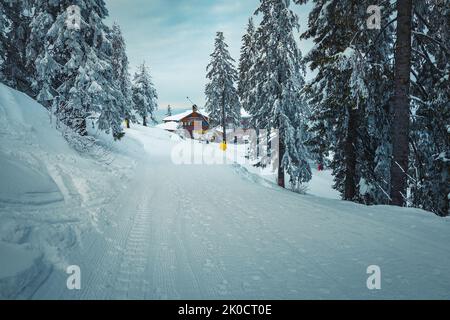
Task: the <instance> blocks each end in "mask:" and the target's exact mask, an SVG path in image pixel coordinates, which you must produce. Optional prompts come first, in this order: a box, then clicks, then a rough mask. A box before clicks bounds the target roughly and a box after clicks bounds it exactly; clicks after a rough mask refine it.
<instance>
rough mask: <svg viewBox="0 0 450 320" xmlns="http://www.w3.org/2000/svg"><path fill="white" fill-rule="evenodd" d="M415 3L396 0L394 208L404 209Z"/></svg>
mask: <svg viewBox="0 0 450 320" xmlns="http://www.w3.org/2000/svg"><path fill="white" fill-rule="evenodd" d="M411 16H412V0H397V42H396V46H395V78H394V97H393V104H392V108H393V110H392V112H393V121H392V127H391V138H392V153H393V154H392V156H393V158H392V163H391V204H393V205H397V206H404V205H405V198H406V189H407V172H408V156H409V108H410V98H409V87H410V72H411V28H412V27H411V25H412V17H411Z"/></svg>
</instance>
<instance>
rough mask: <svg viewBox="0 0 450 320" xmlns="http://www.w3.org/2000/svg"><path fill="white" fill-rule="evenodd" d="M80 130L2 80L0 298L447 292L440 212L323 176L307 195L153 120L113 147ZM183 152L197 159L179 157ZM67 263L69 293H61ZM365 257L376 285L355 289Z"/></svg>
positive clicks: (449, 277)
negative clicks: (82, 137) (74, 278)
mask: <svg viewBox="0 0 450 320" xmlns="http://www.w3.org/2000/svg"><path fill="white" fill-rule="evenodd" d="M91 131H93V130H91ZM91 133H92V135H93V136H94V137H95V139H96V140H95V142H93V143H92V145H88V146H87V151H86V152H83V153H79V152H77V151H75V150H76V149H74V148H73V147H71V146H69V144H68V143H67V142H66V140H65V139H64V138H63V137H62V136H61V133H60V132H58V131H57V130H56V129H54V124H53V125H51V124H50V118H49V116H48V114H47V112H46V111H45V110H44V109H43V108H42V107H41V106H39V105H38V104H36V103H35V102H33V101H32V100H31V99H29V98H28V97H26V96H25V95H23V94H20V93H17V92H15V91H13V90H10V89H9V88H7V87H5V86H3V85H0V165H1V169H0V298H7V299H14V298H32V299H46V298H49V299H93V298H97V299H108V298H111V299H117V298H128V299H132V298H136V299H177V298H184V299H305V298H307V299H315V298H317V299H352V298H356V299H375V298H382V299H399V298H406V299H409V298H420V299H428V298H439V299H448V297H449V294H450V273H449V272H448V270H449V267H450V247H449V243H450V220H449V219H444V218H438V217H436V216H434V215H433V214H431V213H428V212H424V211H421V210H416V209H402V208H395V207H388V206H376V207H375V206H374V207H365V206H362V205H358V204H355V203H350V202H344V201H340V200H337V199H335V198H336V196H337V195H336V193H334V192H333V191H332V190H331V189H330V184H331V181H330V176H329V173H327V172H320V173H317V172H315V178H314V180H313V181H312V182H311V184H310V186H309V191H308V194H307V195H299V194H296V193H293V192H289V191H286V190H282V189H279V188H278V187H277V186H276V185H274V184H273V183H271V182H270V181H269V180H267V179H265V178H261V176H259V175H256V174H255V172H251V171H252V170H253V169H252V168H251V167H249V166H245V165H236V164H232V162H233V161H228V163H227V164H225V165H218V164H211V162H216V163H217V162H218V161H212V160H217V159H218V158H220V157H222V156H223V154H221V153H220V152H218V151H219V150H218V147H217V146H214V145H210V146H209V147H210V148H212V149H204V148H203V147H204V145H200V144H198V143H196V142H192V141H186V140H181V139H180V138H178V137H177V136H175V135H173V134H170V133H167V132H165V131H162V130H160V129H157V128H143V127H140V126H134V127H133V128H132V129H129V130H127V132H126V136H125V137H124V138H123V140H122V141H121V142H119V143H114V142H112V141H111V139H110V138H109V137H107V136H106V135H103V134H100V133H96V132H91ZM192 150H193V152H192V154H191V155H192V158H191V160H195V159H197V160H198V159H199V158H202V154H203V161H199V162H200V163H197V164H180V161H179V160H180V159H186V158H183V157H181V158H180V154H181V155H183V154H184V155H186V154H190V152H191V151H192ZM214 150H217V152H215V151H214ZM212 152H214V154H212ZM230 152H231V151H230V150H229V151H228V155H227V157H228V159H230V157H231V159H232V156H231V155H230ZM174 160H175V161H174ZM205 161H206V162H207V163H209V164H205V163H204V162H205ZM193 162H194V163H195V161H193ZM202 162H203V164H201V163H202ZM69 265H78V266H79V267H80V268H81V275H82V277H81V290H69V289H67V286H66V280H67V277H68V274H66V272H65V271H66V268H67V266H69ZM370 265H378V266H379V267H380V268H381V290H368V288H367V286H366V280H367V278H368V276H369V275H368V274H367V273H366V270H367V267H368V266H370Z"/></svg>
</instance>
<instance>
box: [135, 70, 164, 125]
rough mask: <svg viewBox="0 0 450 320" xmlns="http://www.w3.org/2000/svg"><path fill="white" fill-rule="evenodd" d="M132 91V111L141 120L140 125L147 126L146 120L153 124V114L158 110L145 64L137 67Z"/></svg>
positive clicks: (154, 92) (156, 97)
mask: <svg viewBox="0 0 450 320" xmlns="http://www.w3.org/2000/svg"><path fill="white" fill-rule="evenodd" d="M132 91H133V103H134V110H135V111H136V113H137V114H138V115H139V116H140V117H141V118H142V121H143V123H142V124H143V125H144V126H147V119H148V118H150V119H152V120H153V121H154V122H155V121H156V120H155V119H154V112H155V111H156V110H157V108H158V104H157V99H158V95H157V93H156V90H155V88H154V86H153V83H152V81H151V77H150V74H149V72H148V70H147V67H146V65H145V63H142V64H141V65H140V66H139V68H138V70H137V71H136V73H135V75H134V79H133V87H132Z"/></svg>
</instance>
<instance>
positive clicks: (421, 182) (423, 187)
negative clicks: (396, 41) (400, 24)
mask: <svg viewBox="0 0 450 320" xmlns="http://www.w3.org/2000/svg"><path fill="white" fill-rule="evenodd" d="M413 12H414V20H413V37H412V49H413V50H412V77H411V80H412V83H411V93H412V100H411V107H412V108H411V135H410V145H411V153H410V170H409V175H408V178H409V179H408V180H409V183H408V185H409V187H410V188H411V189H410V190H411V192H410V196H411V198H410V202H411V204H412V205H413V206H415V207H419V208H423V209H425V210H429V211H432V212H434V213H436V214H438V215H441V216H446V215H448V214H450V212H449V194H450V160H449V159H450V138H449V137H450V127H449V123H450V104H449V101H450V84H449V81H448V77H449V74H450V63H449V58H448V57H449V54H448V52H449V47H448V43H450V32H449V24H448V21H449V16H450V8H449V7H448V5H447V6H446V4H445V2H444V1H432V0H426V1H420V2H415V3H414V11H413Z"/></svg>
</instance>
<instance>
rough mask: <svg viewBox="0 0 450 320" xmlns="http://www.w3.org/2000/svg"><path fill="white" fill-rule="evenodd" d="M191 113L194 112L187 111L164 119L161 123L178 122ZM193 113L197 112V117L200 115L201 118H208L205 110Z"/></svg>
mask: <svg viewBox="0 0 450 320" xmlns="http://www.w3.org/2000/svg"><path fill="white" fill-rule="evenodd" d="M193 112H194V111H192V110H187V111H185V112H182V113H178V114H175V115H173V116H170V117H166V118H164V119H163V121H164V122H169V121H175V122H179V121H181V120H182V119H184V118H186V117H187V116H189V115H190V114H192V113H193ZM195 112H197V113H198V114H199V115H201V116H203V117H206V118H207V117H208V113H207V112H206V111H205V110H197V111H195Z"/></svg>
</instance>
